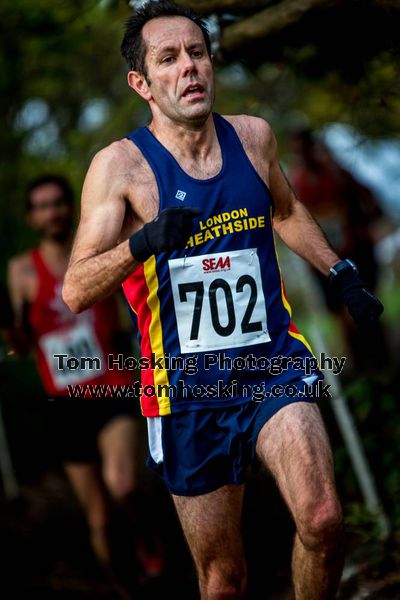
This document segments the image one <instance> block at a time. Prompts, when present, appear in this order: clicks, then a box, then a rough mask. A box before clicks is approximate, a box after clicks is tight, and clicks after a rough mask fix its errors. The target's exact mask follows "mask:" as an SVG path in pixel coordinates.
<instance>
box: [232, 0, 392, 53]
mask: <svg viewBox="0 0 400 600" xmlns="http://www.w3.org/2000/svg"><path fill="white" fill-rule="evenodd" d="M384 1H386V0H384ZM392 1H394V0H392ZM336 3H337V0H283V1H282V2H280V3H279V4H276V5H275V6H271V7H270V8H266V9H264V10H262V11H260V12H258V13H256V14H255V15H252V16H251V17H248V18H247V19H244V20H242V21H239V22H238V23H234V24H233V25H229V26H228V27H226V28H225V29H224V35H223V39H222V48H223V49H225V50H232V49H233V48H235V47H237V46H239V45H240V44H243V43H244V42H246V41H247V40H249V39H254V38H261V37H266V36H267V35H270V34H271V33H275V32H276V31H280V30H281V29H284V28H285V27H287V26H288V25H290V24H291V23H295V22H296V21H298V20H299V19H300V18H301V17H302V16H303V15H304V14H305V13H307V12H308V11H310V10H311V9H313V8H319V7H324V6H330V5H332V4H336Z"/></svg>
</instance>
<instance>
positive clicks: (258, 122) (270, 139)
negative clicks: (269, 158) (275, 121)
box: [223, 115, 275, 151]
mask: <svg viewBox="0 0 400 600" xmlns="http://www.w3.org/2000/svg"><path fill="white" fill-rule="evenodd" d="M223 116H224V118H225V119H226V120H227V121H228V122H229V123H231V125H233V127H234V128H235V130H236V133H237V134H238V136H239V139H240V141H241V142H242V144H243V146H244V147H245V149H246V148H251V149H260V148H264V151H265V149H270V148H271V149H273V148H274V146H275V135H274V132H273V130H272V127H271V125H270V124H269V123H268V122H267V121H266V120H265V119H263V118H261V117H254V116H252V115H223Z"/></svg>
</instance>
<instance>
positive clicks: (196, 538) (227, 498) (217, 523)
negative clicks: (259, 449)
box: [172, 485, 244, 578]
mask: <svg viewBox="0 0 400 600" xmlns="http://www.w3.org/2000/svg"><path fill="white" fill-rule="evenodd" d="M243 489H244V486H243V485H240V486H237V485H225V486H223V487H221V488H219V489H217V490H215V491H213V492H211V493H209V494H202V495H200V496H172V498H173V500H174V503H175V507H176V510H177V512H178V516H179V520H180V522H181V525H182V528H183V531H184V534H185V537H186V539H187V542H188V544H189V547H190V550H191V552H192V555H193V559H194V561H195V564H196V567H197V570H198V572H199V574H200V578H202V576H203V577H204V576H206V574H207V572H208V571H209V569H210V568H212V565H213V564H218V565H219V568H221V567H222V568H223V567H224V566H225V567H226V570H227V571H228V572H229V571H230V570H231V568H232V565H236V566H237V568H238V569H239V570H240V567H242V568H243V569H244V566H243V565H244V554H243V545H242V539H241V531H240V518H241V512H242V502H243Z"/></svg>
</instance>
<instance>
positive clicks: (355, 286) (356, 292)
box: [329, 258, 383, 325]
mask: <svg viewBox="0 0 400 600" xmlns="http://www.w3.org/2000/svg"><path fill="white" fill-rule="evenodd" d="M329 285H330V287H331V289H333V290H335V291H336V292H338V293H339V295H340V297H341V298H342V300H343V302H344V304H345V305H346V306H347V308H348V311H349V313H350V315H351V316H352V317H353V319H354V321H355V322H356V323H357V325H368V324H372V323H375V322H376V321H377V320H378V319H379V317H380V315H381V314H382V313H383V304H382V303H381V302H380V301H379V300H378V298H376V297H375V296H374V295H373V294H372V293H371V292H370V291H369V290H368V289H367V285H366V283H364V281H362V279H360V278H359V276H358V270H357V267H356V266H355V264H354V263H353V262H352V261H351V260H349V259H347V258H346V259H345V260H342V261H340V262H339V263H337V264H336V265H334V266H333V267H332V268H331V272H330V275H329Z"/></svg>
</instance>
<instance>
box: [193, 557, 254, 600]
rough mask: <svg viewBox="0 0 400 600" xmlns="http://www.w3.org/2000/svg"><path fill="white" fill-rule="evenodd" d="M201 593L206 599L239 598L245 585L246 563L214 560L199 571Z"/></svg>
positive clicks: (235, 599) (228, 599) (227, 599)
mask: <svg viewBox="0 0 400 600" xmlns="http://www.w3.org/2000/svg"><path fill="white" fill-rule="evenodd" d="M200 582H201V590H202V593H204V594H205V597H206V598H207V600H240V599H241V598H244V591H245V587H246V565H245V563H244V561H243V562H242V564H238V563H236V562H229V563H227V561H224V560H218V559H216V560H214V561H213V562H211V563H210V564H209V565H208V567H207V568H206V569H204V571H203V572H201V573H200Z"/></svg>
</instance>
